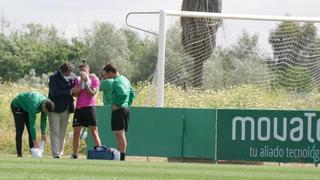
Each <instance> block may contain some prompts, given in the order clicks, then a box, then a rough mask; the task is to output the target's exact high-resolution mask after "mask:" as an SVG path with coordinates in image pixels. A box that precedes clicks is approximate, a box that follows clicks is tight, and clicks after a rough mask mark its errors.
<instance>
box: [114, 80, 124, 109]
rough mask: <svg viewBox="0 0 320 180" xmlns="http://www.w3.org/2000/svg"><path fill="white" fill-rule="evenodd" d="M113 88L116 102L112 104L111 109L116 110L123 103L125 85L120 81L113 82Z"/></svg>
mask: <svg viewBox="0 0 320 180" xmlns="http://www.w3.org/2000/svg"><path fill="white" fill-rule="evenodd" d="M113 89H114V92H115V101H116V102H117V103H116V104H113V105H112V110H117V109H119V108H121V106H122V105H123V104H124V103H125V101H126V98H127V94H126V92H125V87H123V85H122V84H121V83H120V82H116V81H114V82H113Z"/></svg>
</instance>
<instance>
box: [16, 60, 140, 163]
mask: <svg viewBox="0 0 320 180" xmlns="http://www.w3.org/2000/svg"><path fill="white" fill-rule="evenodd" d="M79 72H80V75H79V76H78V77H77V76H75V75H74V74H73V68H72V65H71V64H70V63H63V64H61V65H60V66H59V70H57V71H56V72H55V73H54V74H53V75H51V76H50V78H49V95H48V97H46V96H44V95H43V94H41V93H38V92H25V93H21V94H19V95H18V96H17V97H15V98H14V99H13V100H12V103H11V109H12V113H13V117H14V121H15V127H16V150H17V156H18V157H22V150H21V144H22V134H23V131H24V126H26V128H27V130H28V134H29V147H30V149H31V148H39V144H38V141H37V137H36V114H37V113H39V112H41V134H42V135H41V140H42V141H46V115H47V116H48V119H49V127H50V142H51V151H52V156H53V157H54V158H61V156H62V155H63V153H64V145H65V136H66V132H67V127H68V124H69V118H70V114H71V113H74V118H73V122H72V126H73V129H74V132H73V143H72V146H73V152H72V155H71V158H72V159H77V158H78V149H79V141H80V134H81V131H82V128H83V127H89V129H90V132H91V134H92V137H93V140H94V144H95V147H94V148H96V149H99V148H100V147H101V140H100V137H99V133H98V127H97V126H98V119H97V113H96V96H97V93H98V91H99V90H100V91H102V92H103V104H104V105H110V106H111V110H112V114H111V130H112V131H113V132H114V134H115V137H116V141H117V143H118V150H119V151H120V160H125V152H126V147H127V141H126V135H125V132H126V131H127V129H128V123H129V114H130V112H129V109H128V107H129V106H130V105H131V104H132V101H133V99H134V97H135V94H134V91H133V89H132V87H131V84H130V81H129V80H128V79H127V78H126V77H125V76H123V75H120V74H119V72H118V69H117V67H116V65H115V64H112V63H110V64H107V65H105V66H104V67H103V68H102V70H101V77H100V79H99V78H98V77H97V76H96V75H95V74H93V73H90V67H89V65H88V64H87V63H86V62H85V61H84V62H82V64H80V65H79ZM74 97H76V105H75V106H74Z"/></svg>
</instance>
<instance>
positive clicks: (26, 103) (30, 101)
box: [12, 92, 49, 140]
mask: <svg viewBox="0 0 320 180" xmlns="http://www.w3.org/2000/svg"><path fill="white" fill-rule="evenodd" d="M47 100H49V99H48V98H47V97H46V96H45V95H43V94H41V93H38V92H25V93H21V94H19V95H18V96H17V97H15V98H14V99H13V100H12V105H13V106H14V107H19V108H22V109H23V110H24V111H26V112H27V113H29V127H30V133H31V137H32V140H34V139H36V114H37V113H39V112H41V124H40V128H41V133H45V132H46V126H47V116H46V114H45V113H44V112H42V104H43V102H44V101H47Z"/></svg>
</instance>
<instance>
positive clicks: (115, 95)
mask: <svg viewBox="0 0 320 180" xmlns="http://www.w3.org/2000/svg"><path fill="white" fill-rule="evenodd" d="M130 91H132V87H131V84H130V81H129V80H128V79H127V78H126V77H124V76H122V75H119V76H117V77H116V78H114V81H113V91H112V105H114V104H115V105H117V106H118V107H129V105H130V104H129V100H130Z"/></svg>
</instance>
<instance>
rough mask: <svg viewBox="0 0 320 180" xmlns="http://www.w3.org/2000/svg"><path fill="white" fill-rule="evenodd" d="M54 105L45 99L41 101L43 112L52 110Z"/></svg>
mask: <svg viewBox="0 0 320 180" xmlns="http://www.w3.org/2000/svg"><path fill="white" fill-rule="evenodd" d="M54 108H55V105H54V103H53V102H52V101H50V100H47V101H44V102H43V103H42V111H43V112H53V111H54Z"/></svg>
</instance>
